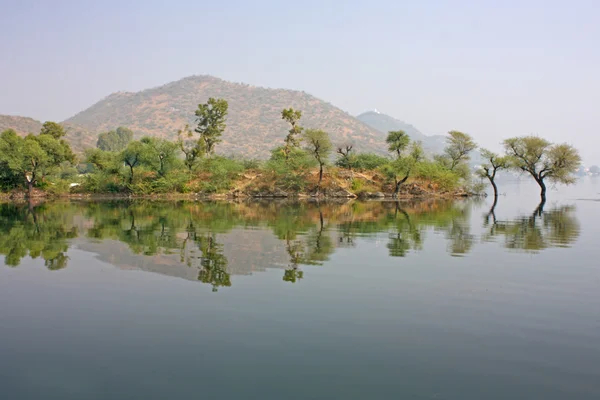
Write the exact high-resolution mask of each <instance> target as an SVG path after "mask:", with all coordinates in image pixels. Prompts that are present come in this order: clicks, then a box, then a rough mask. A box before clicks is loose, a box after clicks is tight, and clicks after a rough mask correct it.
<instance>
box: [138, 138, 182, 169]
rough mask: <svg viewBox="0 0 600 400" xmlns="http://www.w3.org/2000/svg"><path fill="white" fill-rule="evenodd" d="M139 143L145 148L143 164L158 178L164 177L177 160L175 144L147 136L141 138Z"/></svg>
mask: <svg viewBox="0 0 600 400" xmlns="http://www.w3.org/2000/svg"><path fill="white" fill-rule="evenodd" d="M141 142H142V144H143V145H144V146H146V147H147V150H146V151H145V155H146V159H145V160H144V162H145V164H147V165H148V166H149V167H150V168H152V169H153V170H154V171H156V172H157V173H158V174H159V175H160V176H165V174H166V173H167V172H168V171H169V169H170V168H171V167H172V166H173V164H174V163H175V161H176V160H177V157H176V154H175V153H176V151H177V143H173V142H171V141H169V140H165V139H159V138H153V137H149V136H146V137H144V138H142V140H141Z"/></svg>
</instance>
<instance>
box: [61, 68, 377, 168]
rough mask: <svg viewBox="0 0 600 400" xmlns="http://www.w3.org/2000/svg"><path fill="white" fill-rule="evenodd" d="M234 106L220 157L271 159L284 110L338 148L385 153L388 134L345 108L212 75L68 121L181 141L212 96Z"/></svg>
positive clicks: (108, 102) (115, 98)
mask: <svg viewBox="0 0 600 400" xmlns="http://www.w3.org/2000/svg"><path fill="white" fill-rule="evenodd" d="M211 97H213V98H222V99H226V100H227V102H228V104H229V110H228V119H227V128H226V129H225V131H224V132H223V136H222V140H223V142H222V143H221V145H220V146H219V149H218V151H217V152H218V153H220V154H223V155H231V154H234V155H239V156H244V157H246V158H263V159H266V158H268V157H269V156H270V152H269V151H270V149H271V148H272V147H273V146H272V144H273V143H275V142H279V141H280V140H281V137H282V135H285V133H286V132H288V131H289V125H287V123H286V121H284V120H282V119H281V110H283V109H286V108H289V107H292V108H293V109H294V110H302V111H303V114H302V124H303V126H304V127H305V128H313V129H322V130H324V131H326V132H328V133H329V134H330V135H331V140H332V142H333V143H334V144H338V143H342V142H352V143H355V144H356V146H357V148H361V149H362V150H363V151H369V152H375V153H378V152H379V153H383V149H382V147H381V145H382V143H383V141H384V139H385V134H382V133H380V132H378V131H377V130H375V129H373V128H371V127H369V126H367V125H365V124H363V123H362V122H360V121H359V120H357V119H356V118H354V117H353V116H351V115H349V114H347V113H345V112H344V111H342V110H340V109H339V108H337V107H335V106H333V105H331V104H329V103H327V102H325V101H323V100H320V99H318V98H316V97H313V96H311V95H309V94H307V93H304V92H300V91H294V90H284V89H266V88H261V87H256V86H250V85H245V84H240V83H231V82H227V81H224V80H221V79H218V78H214V77H211V76H192V77H188V78H184V79H181V80H179V81H176V82H172V83H168V84H166V85H163V86H159V87H156V88H152V89H148V90H144V91H141V92H137V93H124V92H119V93H114V94H112V95H110V96H108V97H106V98H105V99H103V100H101V101H99V102H98V103H96V104H94V105H93V106H91V107H90V108H88V109H87V110H84V111H82V112H80V113H79V114H77V115H75V116H73V117H72V118H70V119H68V120H67V121H65V123H66V124H67V125H68V124H74V125H77V126H81V127H83V128H85V129H87V130H89V131H90V132H95V134H96V135H97V134H98V133H100V132H107V131H111V130H114V129H115V128H117V127H118V126H126V127H128V128H130V129H132V130H133V131H134V132H135V134H136V138H139V137H142V136H146V135H148V136H155V137H159V138H165V139H170V140H172V139H175V138H176V137H177V132H178V131H179V130H181V129H182V127H184V126H185V125H188V124H189V125H195V118H194V113H193V110H195V109H196V108H197V106H198V104H203V103H206V102H207V100H208V99H209V98H211Z"/></svg>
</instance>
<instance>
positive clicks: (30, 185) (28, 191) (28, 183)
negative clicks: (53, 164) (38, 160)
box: [27, 181, 33, 199]
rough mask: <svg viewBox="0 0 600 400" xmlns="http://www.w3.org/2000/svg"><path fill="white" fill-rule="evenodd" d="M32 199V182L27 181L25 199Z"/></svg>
mask: <svg viewBox="0 0 600 400" xmlns="http://www.w3.org/2000/svg"><path fill="white" fill-rule="evenodd" d="M32 197H33V181H27V198H28V199H31V198H32Z"/></svg>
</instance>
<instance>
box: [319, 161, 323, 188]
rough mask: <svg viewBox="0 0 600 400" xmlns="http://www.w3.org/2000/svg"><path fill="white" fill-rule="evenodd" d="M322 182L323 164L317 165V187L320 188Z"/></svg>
mask: <svg viewBox="0 0 600 400" xmlns="http://www.w3.org/2000/svg"><path fill="white" fill-rule="evenodd" d="M322 180H323V164H319V186H321V181H322Z"/></svg>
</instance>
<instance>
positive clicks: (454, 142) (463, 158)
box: [444, 131, 477, 171]
mask: <svg viewBox="0 0 600 400" xmlns="http://www.w3.org/2000/svg"><path fill="white" fill-rule="evenodd" d="M447 142H448V146H446V148H445V149H444V155H445V156H446V157H447V159H448V160H449V165H448V168H449V169H450V171H454V169H455V168H456V167H457V166H458V165H460V164H466V162H467V161H469V160H470V155H469V154H470V153H471V152H472V151H473V150H475V149H476V148H477V144H476V143H475V141H474V140H473V138H472V137H471V136H470V135H468V134H466V133H463V132H459V131H450V132H448V138H447Z"/></svg>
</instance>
